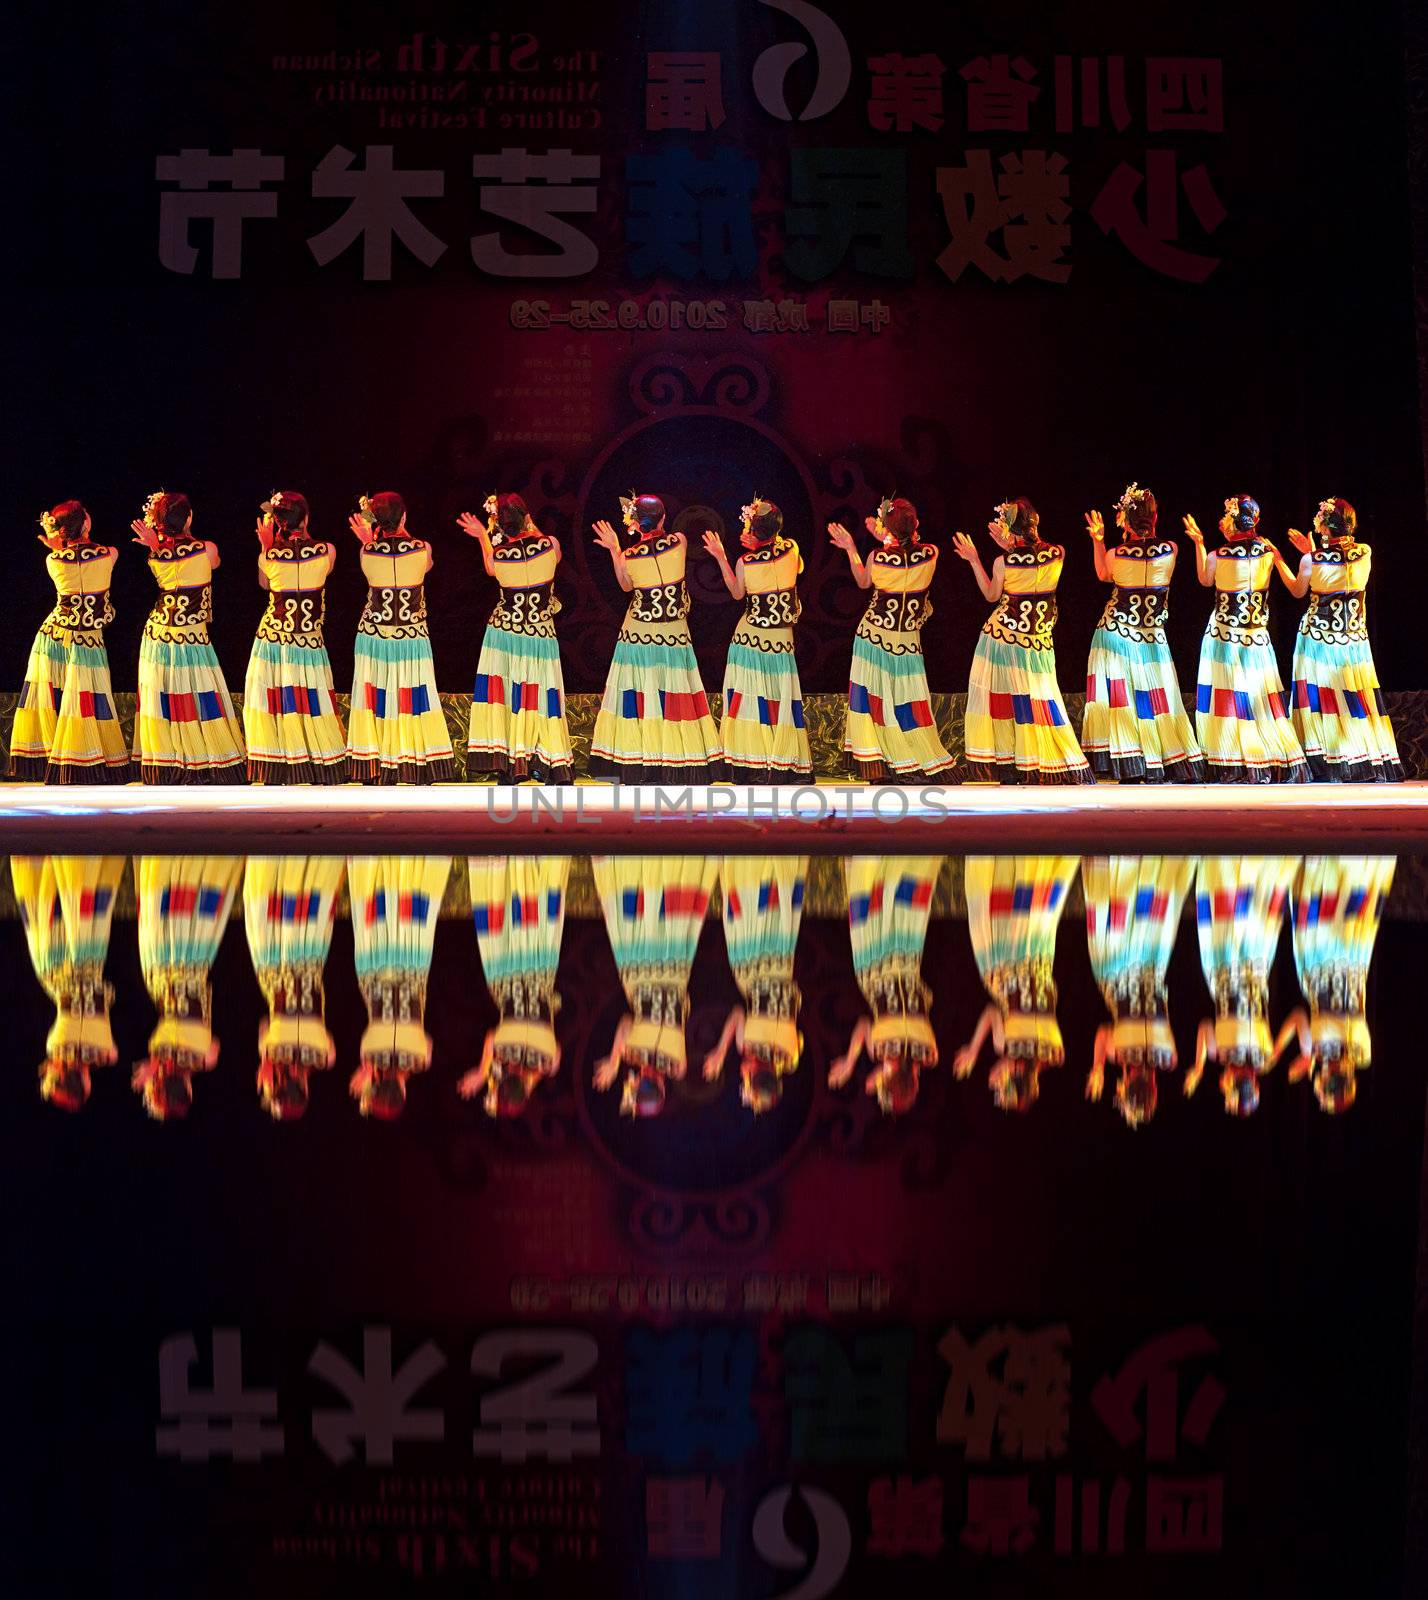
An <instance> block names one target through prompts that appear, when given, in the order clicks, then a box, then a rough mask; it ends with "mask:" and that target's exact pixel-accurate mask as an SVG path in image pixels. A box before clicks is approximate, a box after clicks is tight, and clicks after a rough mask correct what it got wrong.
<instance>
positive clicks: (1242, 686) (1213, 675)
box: [1195, 617, 1309, 783]
mask: <svg viewBox="0 0 1428 1600" xmlns="http://www.w3.org/2000/svg"><path fill="white" fill-rule="evenodd" d="M1195 731H1196V733H1197V734H1198V736H1199V739H1200V745H1201V748H1202V749H1203V750H1204V752H1205V764H1206V767H1207V768H1208V771H1209V776H1210V777H1211V778H1213V779H1215V780H1216V781H1218V782H1220V783H1307V782H1308V781H1309V765H1308V763H1307V762H1306V761H1305V759H1304V752H1303V751H1302V750H1301V749H1300V748H1299V740H1298V739H1297V738H1296V737H1295V735H1294V728H1293V725H1292V724H1291V722H1290V720H1289V711H1288V708H1287V706H1286V705H1285V697H1284V685H1283V683H1282V682H1281V680H1280V676H1279V664H1278V662H1277V661H1276V660H1275V659H1274V647H1273V645H1271V644H1270V642H1269V631H1268V629H1266V628H1265V627H1264V626H1263V625H1262V624H1251V625H1250V626H1247V627H1239V626H1236V625H1235V624H1233V623H1227V622H1225V621H1223V620H1221V619H1218V618H1214V617H1212V618H1211V619H1210V624H1209V626H1208V627H1207V628H1206V630H1205V638H1204V641H1203V643H1202V644H1201V646H1200V670H1199V673H1198V675H1197V678H1196V684H1195Z"/></svg>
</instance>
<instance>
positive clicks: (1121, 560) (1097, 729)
mask: <svg viewBox="0 0 1428 1600" xmlns="http://www.w3.org/2000/svg"><path fill="white" fill-rule="evenodd" d="M1156 513H1157V508H1156V504H1155V496H1154V495H1153V494H1152V493H1151V492H1150V490H1149V489H1142V488H1141V486H1140V485H1139V484H1138V483H1132V484H1128V485H1127V486H1126V488H1125V490H1124V491H1123V493H1122V494H1121V497H1120V499H1119V500H1117V501H1116V516H1115V520H1116V527H1117V528H1118V529H1119V530H1120V534H1121V537H1120V539H1119V541H1118V542H1116V543H1115V544H1113V545H1109V546H1108V544H1107V542H1106V528H1105V523H1104V522H1103V521H1102V520H1101V513H1100V512H1099V511H1088V512H1087V513H1086V532H1087V533H1088V534H1089V535H1090V536H1091V549H1092V551H1093V552H1094V554H1095V559H1096V576H1097V577H1098V578H1099V579H1100V580H1101V582H1102V583H1109V584H1113V585H1114V587H1113V588H1112V590H1111V598H1110V599H1109V600H1108V601H1107V602H1106V609H1105V610H1104V611H1103V612H1102V613H1101V620H1100V622H1099V624H1098V625H1097V627H1096V631H1095V633H1094V634H1092V636H1091V655H1090V659H1089V661H1088V662H1087V664H1086V713H1085V716H1084V718H1083V719H1082V722H1081V749H1082V750H1083V751H1084V752H1085V755H1086V759H1087V760H1088V761H1089V762H1090V763H1091V770H1092V771H1093V772H1096V773H1098V774H1100V775H1101V776H1103V777H1111V778H1118V779H1119V780H1120V781H1121V782H1122V783H1137V782H1145V783H1199V782H1201V781H1202V780H1203V779H1204V776H1205V758H1204V757H1203V756H1202V755H1201V753H1200V746H1199V744H1198V743H1196V740H1195V730H1194V728H1193V727H1192V726H1191V723H1190V718H1189V715H1188V714H1187V713H1186V710H1185V705H1184V702H1183V701H1182V700H1181V698H1180V685H1179V683H1178V682H1177V681H1176V677H1175V662H1174V661H1173V660H1172V659H1171V655H1170V646H1169V644H1167V642H1166V639H1165V619H1166V616H1167V614H1168V612H1169V605H1168V601H1169V597H1170V578H1171V574H1172V573H1173V572H1174V571H1175V541H1174V540H1173V539H1169V538H1158V537H1157V536H1156Z"/></svg>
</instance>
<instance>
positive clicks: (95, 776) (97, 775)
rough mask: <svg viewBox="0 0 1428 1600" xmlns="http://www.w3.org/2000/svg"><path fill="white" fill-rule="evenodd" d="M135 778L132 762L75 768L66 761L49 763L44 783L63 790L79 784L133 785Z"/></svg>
mask: <svg viewBox="0 0 1428 1600" xmlns="http://www.w3.org/2000/svg"><path fill="white" fill-rule="evenodd" d="M135 776H136V774H135V771H134V763H133V762H132V761H119V762H100V763H99V764H98V765H97V766H93V767H76V766H74V765H73V764H72V763H71V762H68V761H51V762H50V763H49V765H48V766H47V767H46V768H45V782H46V783H51V784H57V785H62V786H63V787H65V788H69V787H71V786H73V785H75V784H81V783H113V784H124V783H133V781H134V778H135Z"/></svg>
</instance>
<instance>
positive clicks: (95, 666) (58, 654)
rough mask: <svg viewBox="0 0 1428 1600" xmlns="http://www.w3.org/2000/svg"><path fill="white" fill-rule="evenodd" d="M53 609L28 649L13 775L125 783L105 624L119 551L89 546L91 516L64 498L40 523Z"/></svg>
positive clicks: (127, 765)
mask: <svg viewBox="0 0 1428 1600" xmlns="http://www.w3.org/2000/svg"><path fill="white" fill-rule="evenodd" d="M40 528H41V533H40V536H39V538H40V543H41V544H42V545H44V547H45V549H46V550H48V551H49V554H48V555H47V556H46V557H45V567H46V569H47V570H48V572H49V575H50V580H51V582H53V584H54V586H55V608H54V610H53V611H51V612H50V614H49V616H47V617H46V618H45V620H44V622H43V623H42V624H41V625H40V631H39V633H37V634H36V635H35V642H34V644H33V645H32V646H31V647H30V660H29V665H28V666H27V667H26V668H25V686H24V688H23V689H22V690H21V691H20V703H19V705H18V706H17V707H16V709H15V724H14V728H13V730H12V731H11V735H10V776H11V777H12V778H23V779H26V780H28V781H29V782H32V783H37V782H40V781H43V782H45V783H127V782H128V781H129V779H130V778H131V777H132V776H133V770H132V764H131V762H130V760H129V751H128V749H127V748H126V746H125V744H124V735H123V733H122V732H121V731H120V728H119V719H118V717H117V716H116V715H115V711H114V691H113V689H112V688H111V687H110V685H109V657H108V656H107V655H106V654H105V652H104V625H105V623H107V622H112V621H113V620H114V607H113V606H112V605H110V603H109V579H110V577H111V575H112V574H113V571H114V563H115V561H116V560H117V559H118V556H119V552H118V551H117V550H115V549H114V548H113V547H112V546H110V545H107V544H92V543H91V542H90V538H89V530H90V523H89V513H88V512H87V511H86V510H85V509H84V507H83V506H82V505H80V503H79V501H78V500H62V501H61V502H60V503H59V505H57V506H56V507H55V508H54V509H53V510H52V511H46V512H44V513H43V514H42V515H41V517H40Z"/></svg>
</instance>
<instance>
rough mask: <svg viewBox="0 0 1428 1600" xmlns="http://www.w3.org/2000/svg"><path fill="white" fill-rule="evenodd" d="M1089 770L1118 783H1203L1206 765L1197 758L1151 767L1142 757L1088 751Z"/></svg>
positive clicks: (1104, 751) (1190, 757)
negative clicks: (1113, 779)
mask: <svg viewBox="0 0 1428 1600" xmlns="http://www.w3.org/2000/svg"><path fill="white" fill-rule="evenodd" d="M1086 760H1087V761H1089V762H1090V764H1091V771H1092V772H1094V773H1096V774H1097V776H1099V777H1102V778H1115V779H1116V780H1117V781H1118V782H1120V783H1204V781H1205V763H1204V761H1203V760H1202V759H1200V758H1199V757H1198V756H1188V757H1186V759H1185V760H1183V761H1171V762H1168V763H1166V764H1165V765H1163V766H1152V765H1151V764H1150V762H1148V761H1147V760H1146V759H1145V757H1144V756H1116V755H1111V754H1110V752H1109V751H1106V750H1088V751H1087V752H1086Z"/></svg>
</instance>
